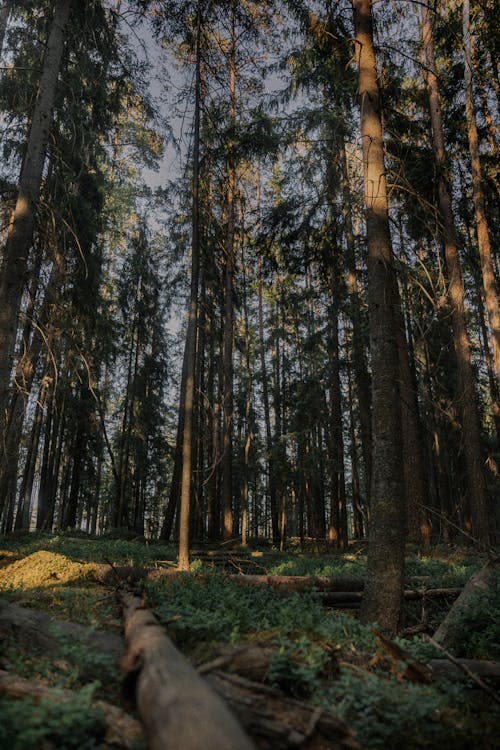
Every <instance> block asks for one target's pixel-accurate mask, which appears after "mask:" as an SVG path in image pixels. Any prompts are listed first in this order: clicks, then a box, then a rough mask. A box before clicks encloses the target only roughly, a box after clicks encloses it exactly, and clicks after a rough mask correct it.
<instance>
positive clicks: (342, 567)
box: [266, 555, 366, 576]
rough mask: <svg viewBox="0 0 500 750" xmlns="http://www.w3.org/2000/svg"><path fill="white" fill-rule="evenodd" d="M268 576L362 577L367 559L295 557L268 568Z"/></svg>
mask: <svg viewBox="0 0 500 750" xmlns="http://www.w3.org/2000/svg"><path fill="white" fill-rule="evenodd" d="M266 572H267V573H268V575H294V576H309V575H314V576H341V575H353V576H362V575H364V574H365V573H366V558H365V557H363V558H357V557H354V556H352V557H351V556H340V555H339V556H338V557H335V558H333V559H327V560H325V559H324V558H322V557H318V558H310V557H295V556H291V557H290V558H288V559H285V560H283V561H282V562H279V563H274V564H272V565H270V566H269V567H267V570H266Z"/></svg>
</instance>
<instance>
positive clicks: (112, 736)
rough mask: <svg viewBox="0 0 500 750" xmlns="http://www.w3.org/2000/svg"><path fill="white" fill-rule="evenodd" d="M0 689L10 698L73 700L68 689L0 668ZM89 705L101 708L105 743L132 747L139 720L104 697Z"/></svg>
mask: <svg viewBox="0 0 500 750" xmlns="http://www.w3.org/2000/svg"><path fill="white" fill-rule="evenodd" d="M0 693H3V694H4V695H8V696H9V697H10V698H33V699H34V700H35V701H36V702H37V703H39V702H40V701H41V700H50V701H52V702H54V703H58V704H59V703H61V702H63V703H64V702H67V701H70V700H73V699H74V698H75V697H76V693H75V692H73V691H72V690H62V689H60V688H50V687H47V686H46V685H42V684H41V683H40V682H36V681H35V682H31V681H30V680H25V679H24V678H22V677H18V676H17V675H14V674H12V673H11V672H7V671H5V670H3V669H0ZM93 705H94V706H95V707H96V708H98V709H99V710H100V711H102V714H103V717H104V723H105V726H106V735H105V738H104V739H105V741H106V743H109V744H112V745H118V747H124V748H127V749H128V748H132V747H133V745H134V743H135V742H136V741H137V740H138V739H139V738H140V737H142V735H143V731H142V726H141V724H140V722H138V721H136V720H135V719H133V718H132V717H131V716H129V715H128V714H127V713H125V711H122V709H121V708H118V706H113V705H111V704H110V703H107V702H105V701H101V700H96V701H94V702H93Z"/></svg>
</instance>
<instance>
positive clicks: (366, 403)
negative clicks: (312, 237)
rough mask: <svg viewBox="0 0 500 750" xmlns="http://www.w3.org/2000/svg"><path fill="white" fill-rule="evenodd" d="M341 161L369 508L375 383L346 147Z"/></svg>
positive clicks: (360, 416) (365, 483) (353, 334)
mask: <svg viewBox="0 0 500 750" xmlns="http://www.w3.org/2000/svg"><path fill="white" fill-rule="evenodd" d="M340 160H341V172H342V196H343V206H344V208H343V210H344V233H345V238H346V252H345V264H346V271H347V291H348V294H349V316H350V318H351V322H352V350H353V367H354V382H355V385H356V392H357V396H358V410H359V422H360V427H361V451H362V455H363V465H364V480H365V481H364V488H365V501H366V503H367V504H369V500H370V486H371V474H372V466H371V462H372V426H371V414H370V412H371V394H370V390H371V382H370V374H369V372H368V367H367V364H366V354H365V342H364V336H363V321H362V319H361V314H362V313H361V298H360V294H359V289H358V278H357V276H358V274H357V270H356V246H355V238H354V231H353V223H352V211H351V201H352V197H351V193H350V190H349V171H348V164H347V154H346V148H345V143H344V145H343V148H342V149H341V152H340Z"/></svg>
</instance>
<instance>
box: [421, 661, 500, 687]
mask: <svg viewBox="0 0 500 750" xmlns="http://www.w3.org/2000/svg"><path fill="white" fill-rule="evenodd" d="M428 666H429V667H430V668H431V670H432V673H433V676H435V677H445V678H447V679H449V680H467V679H468V673H472V674H474V675H476V677H479V678H481V679H483V680H484V679H487V680H492V681H493V682H500V662H498V661H488V660H486V659H484V660H483V659H455V661H454V662H452V661H450V660H449V659H430V660H429V661H428Z"/></svg>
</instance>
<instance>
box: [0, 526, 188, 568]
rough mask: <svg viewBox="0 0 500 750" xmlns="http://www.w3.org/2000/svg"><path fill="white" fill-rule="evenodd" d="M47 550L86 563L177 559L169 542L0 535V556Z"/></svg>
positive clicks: (130, 562)
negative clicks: (153, 542) (150, 542)
mask: <svg viewBox="0 0 500 750" xmlns="http://www.w3.org/2000/svg"><path fill="white" fill-rule="evenodd" d="M40 550H47V551H50V552H52V553H58V554H60V555H65V556H66V557H69V558H71V559H72V560H74V561H78V562H88V563H106V562H112V563H113V564H114V565H132V566H137V567H141V566H146V565H149V564H151V563H153V562H154V561H156V560H170V561H173V560H175V559H176V558H177V552H176V550H175V548H174V547H173V546H172V545H169V544H149V543H147V542H137V541H133V540H129V539H115V538H113V536H111V537H110V538H99V539H92V538H89V537H86V536H80V537H79V536H76V537H73V536H71V537H68V536H67V535H64V534H58V535H50V534H19V535H12V536H9V537H3V538H2V537H0V558H1V555H2V553H8V554H12V553H13V552H15V553H16V554H18V555H19V556H20V557H26V556H27V555H31V554H33V553H34V552H39V551H40Z"/></svg>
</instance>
